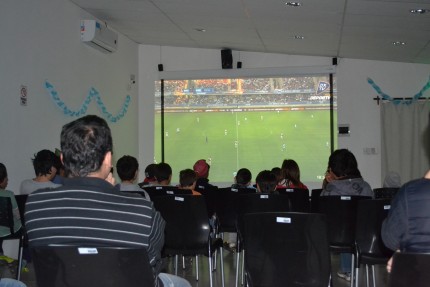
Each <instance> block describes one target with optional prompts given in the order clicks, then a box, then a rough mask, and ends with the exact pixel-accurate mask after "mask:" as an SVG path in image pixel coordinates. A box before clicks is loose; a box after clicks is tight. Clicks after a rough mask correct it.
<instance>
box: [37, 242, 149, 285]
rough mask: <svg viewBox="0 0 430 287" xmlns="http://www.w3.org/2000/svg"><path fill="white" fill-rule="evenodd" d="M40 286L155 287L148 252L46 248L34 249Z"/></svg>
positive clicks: (112, 248)
mask: <svg viewBox="0 0 430 287" xmlns="http://www.w3.org/2000/svg"><path fill="white" fill-rule="evenodd" d="M32 259H33V265H34V269H35V273H36V281H37V285H38V286H43V287H87V286H88V287H108V286H110V287H122V286H127V287H129V286H133V287H142V286H145V287H146V286H154V285H155V284H154V280H155V279H154V274H153V272H152V268H151V265H150V263H149V259H148V254H147V252H146V250H145V249H144V248H120V247H77V246H44V247H33V248H32Z"/></svg>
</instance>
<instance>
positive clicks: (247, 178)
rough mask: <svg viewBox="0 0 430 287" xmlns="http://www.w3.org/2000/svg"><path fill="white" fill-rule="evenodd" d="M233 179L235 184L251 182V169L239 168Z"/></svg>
mask: <svg viewBox="0 0 430 287" xmlns="http://www.w3.org/2000/svg"><path fill="white" fill-rule="evenodd" d="M234 179H235V181H236V183H237V184H240V185H249V184H251V179H252V174H251V171H250V170H249V169H247V168H241V169H239V170H238V171H237V173H236V176H235V177H234Z"/></svg>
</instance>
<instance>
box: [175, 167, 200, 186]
mask: <svg viewBox="0 0 430 287" xmlns="http://www.w3.org/2000/svg"><path fill="white" fill-rule="evenodd" d="M196 180H197V175H196V173H195V172H194V170H192V169H189V168H187V169H184V170H181V171H180V172H179V185H180V186H181V188H187V189H194V188H195V187H196Z"/></svg>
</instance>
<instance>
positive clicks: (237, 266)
mask: <svg viewBox="0 0 430 287" xmlns="http://www.w3.org/2000/svg"><path fill="white" fill-rule="evenodd" d="M242 252H243V250H242ZM240 253H241V252H236V277H235V283H234V286H235V287H237V286H238V282H239V271H240V266H239V265H240Z"/></svg>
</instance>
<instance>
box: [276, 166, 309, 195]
mask: <svg viewBox="0 0 430 287" xmlns="http://www.w3.org/2000/svg"><path fill="white" fill-rule="evenodd" d="M281 173H282V177H283V178H284V182H283V184H282V183H281V185H285V187H287V188H302V189H308V187H307V186H306V185H304V184H303V183H302V182H301V181H300V168H299V165H298V164H297V162H296V161H295V160H292V159H286V160H284V162H283V163H282V168H281Z"/></svg>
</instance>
